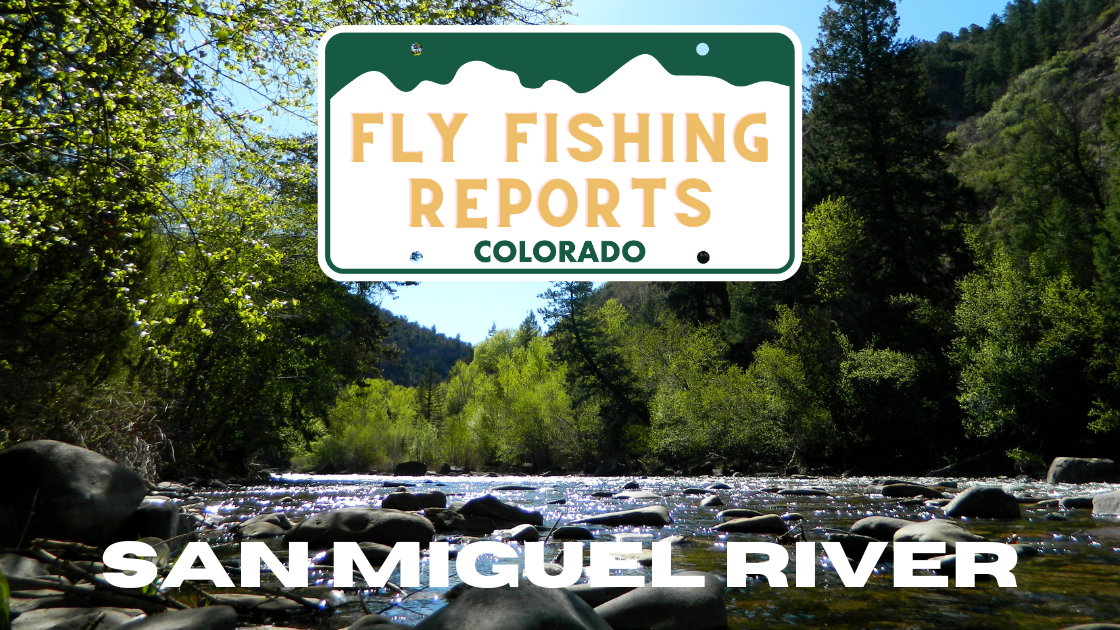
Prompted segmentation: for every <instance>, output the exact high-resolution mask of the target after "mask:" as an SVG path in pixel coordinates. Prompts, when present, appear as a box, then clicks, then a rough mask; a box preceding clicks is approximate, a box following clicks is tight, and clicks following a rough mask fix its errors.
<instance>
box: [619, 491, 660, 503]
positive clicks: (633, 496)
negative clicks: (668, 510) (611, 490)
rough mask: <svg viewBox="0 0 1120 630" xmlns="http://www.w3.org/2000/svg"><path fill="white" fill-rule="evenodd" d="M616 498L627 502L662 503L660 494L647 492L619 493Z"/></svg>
mask: <svg viewBox="0 0 1120 630" xmlns="http://www.w3.org/2000/svg"><path fill="white" fill-rule="evenodd" d="M614 498H616V499H623V500H625V501H660V500H661V498H662V497H661V495H660V494H657V493H654V492H648V491H646V490H632V491H629V492H619V493H618V494H616V495H614Z"/></svg>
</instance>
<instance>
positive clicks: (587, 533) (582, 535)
mask: <svg viewBox="0 0 1120 630" xmlns="http://www.w3.org/2000/svg"><path fill="white" fill-rule="evenodd" d="M552 540H595V534H594V533H592V532H591V530H590V529H587V528H586V527H576V526H574V525H565V526H564V527H557V528H556V530H555V531H553V532H552Z"/></svg>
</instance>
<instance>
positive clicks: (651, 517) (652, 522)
mask: <svg viewBox="0 0 1120 630" xmlns="http://www.w3.org/2000/svg"><path fill="white" fill-rule="evenodd" d="M572 522H573V523H591V524H593V525H610V526H617V525H648V526H650V527H664V526H665V525H668V524H669V523H672V522H673V519H671V518H669V510H668V509H667V508H665V507H664V506H661V505H651V506H649V507H644V508H637V509H633V510H623V511H621V512H610V513H608V514H599V515H596V516H589V517H587V518H581V519H579V520H576V521H572Z"/></svg>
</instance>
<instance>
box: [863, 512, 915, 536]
mask: <svg viewBox="0 0 1120 630" xmlns="http://www.w3.org/2000/svg"><path fill="white" fill-rule="evenodd" d="M911 524H913V521H908V520H906V519H901V518H892V517H890V516H868V517H867V518H861V519H859V520H858V521H856V522H855V524H854V525H852V533H853V534H857V535H859V536H868V537H871V538H874V539H875V540H885V541H887V542H890V541H892V540H894V533H895V532H897V531H898V530H900V529H902V528H903V527H906V526H907V525H911Z"/></svg>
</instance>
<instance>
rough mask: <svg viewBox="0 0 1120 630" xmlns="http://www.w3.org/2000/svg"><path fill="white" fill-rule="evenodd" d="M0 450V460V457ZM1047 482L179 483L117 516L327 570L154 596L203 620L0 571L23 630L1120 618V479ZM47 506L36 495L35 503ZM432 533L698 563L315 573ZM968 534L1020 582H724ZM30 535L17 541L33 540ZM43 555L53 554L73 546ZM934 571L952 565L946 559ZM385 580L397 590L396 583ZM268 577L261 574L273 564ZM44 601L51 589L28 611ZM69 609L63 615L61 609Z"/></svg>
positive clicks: (169, 533) (881, 578) (77, 579)
mask: <svg viewBox="0 0 1120 630" xmlns="http://www.w3.org/2000/svg"><path fill="white" fill-rule="evenodd" d="M3 462H4V457H3V453H0V468H3V466H4V463H3ZM1053 481H1055V482H1056V483H1047V482H1045V481H1041V480H1032V479H1026V478H1022V479H1002V478H1001V479H965V478H946V477H937V478H900V479H873V478H817V477H813V478H809V477H797V478H792V477H649V478H645V477H573V476H556V477H530V476H507V477H491V476H469V475H459V476H450V475H442V476H441V475H424V476H409V477H404V476H376V475H323V476H314V475H295V474H288V475H279V476H276V477H274V478H273V479H272V480H271V482H269V483H266V484H261V485H236V484H232V485H231V484H229V483H224V482H218V481H213V480H192V481H191V482H188V483H183V482H167V483H163V484H159V485H158V486H154V487H149V488H147V490H146V496H144V497H143V498H142V501H143V502H142V507H141V511H146V512H149V513H150V514H149V523H148V524H147V525H144V524H140V525H137V524H136V522H135V521H136V519H135V517H129V518H131V520H129V521H128V522H130V523H133V524H132V525H131V527H134V528H137V529H135V531H132V534H131V535H132V536H133V537H132V538H131V539H132V540H135V539H136V537H137V536H140V535H143V534H147V535H151V534H152V533H154V532H152V531H146V530H145V529H144V528H145V527H147V528H149V530H150V529H151V527H153V526H154V525H153V524H160V523H162V525H160V526H161V527H167V528H169V529H165V530H164V531H162V532H161V533H162V534H164V535H163V536H157V538H159V537H163V538H174V537H176V536H178V537H180V538H178V540H172V541H171V543H170V545H169V551H172V552H173V550H174V549H177V548H178V547H179V543H180V542H181V541H183V540H186V539H191V538H197V539H198V540H202V541H206V542H209V543H211V545H212V546H213V547H214V548H215V549H216V550H217V551H218V554H219V557H221V558H223V560H224V561H226V563H227V564H229V565H231V568H232V569H236V568H237V567H236V561H237V558H238V546H237V543H239V542H240V541H243V540H250V539H252V540H262V541H265V542H266V543H267V544H268V545H269V546H270V548H272V549H274V550H276V552H277V555H280V556H281V557H283V554H284V552H285V550H286V541H296V540H303V541H308V542H309V544H310V545H311V546H312V547H313V548H315V547H318V548H320V549H318V551H319V552H320V553H319V555H318V556H316V560H315V561H316V563H317V564H318V565H319V566H321V567H323V568H324V570H322V571H317V570H313V571H312V578H313V584H312V585H311V586H310V587H308V588H306V589H296V590H295V591H294V592H289V593H287V594H286V595H285V596H279V595H276V594H275V592H274V593H273V594H271V595H270V594H269V593H267V592H265V593H262V592H261V591H259V590H258V591H251V590H247V589H214V588H209V585H206V586H207V588H206V594H205V595H202V594H199V593H196V592H192V591H189V590H186V589H184V590H175V591H168V592H167V593H164V594H166V595H169V596H171V597H173V598H174V600H175V601H177V602H182V603H184V604H186V605H190V606H193V605H199V604H203V603H208V604H210V605H211V606H210V607H212V608H213V610H212V611H211V612H209V613H205V614H207V615H210V617H212V619H209V620H208V621H205V622H203V621H200V620H193V621H191V620H188V619H186V617H181V619H182V623H170V622H171V621H172V617H175V616H183V615H188V614H192V615H201V614H203V613H196V612H190V613H186V612H163V613H160V612H158V611H157V610H156V609H157V608H159V607H158V606H152V609H151V610H149V611H147V612H148V613H150V614H149V615H148V616H147V617H146V618H145V617H144V616H143V615H144V614H145V611H144V610H141V609H139V608H136V607H135V602H133V603H132V604H128V603H124V604H122V603H120V602H118V605H107V602H104V601H102V602H98V601H91V600H90V599H84V600H83V598H82V593H80V592H78V593H73V592H71V593H67V594H60V593H57V592H55V593H52V592H51V591H50V590H49V588H50V587H49V585H46V584H44V582H46V581H50V580H55V581H59V580H65V581H67V582H68V583H69V584H70V585H71V586H74V587H75V588H76V587H78V586H82V585H83V582H82V577H81V575H75V574H73V573H67V572H66V571H62V570H57V567H53V566H52V565H50V564H49V563H44V562H42V561H41V560H33V559H31V558H27V555H29V554H27V553H24V554H23V555H19V554H12V553H9V554H7V555H3V556H0V566H2V568H3V569H4V571H5V573H7V574H8V575H9V578H10V579H11V578H12V576H15V579H14V580H13V582H14V585H13V589H12V590H13V610H14V611H15V612H16V613H17V614H16V616H15V619H14V628H15V629H16V630H38V629H40V628H42V629H46V628H51V627H66V628H70V627H72V628H75V629H78V628H85V627H87V626H88V624H89V623H91V622H90V619H91V617H89V615H91V614H93V615H96V614H97V611H99V610H100V611H103V612H102V614H101V617H100V618H99V619H100V621H98V622H97V624H98V626H97V627H98V628H109V629H111V628H114V627H119V626H122V625H124V624H126V623H127V624H129V628H130V630H131V629H132V628H135V627H139V624H142V623H148V624H151V623H152V622H155V621H157V620H159V619H160V618H163V621H162V622H161V624H160V627H162V628H175V627H184V628H185V627H199V628H213V629H214V630H221V629H222V628H227V627H233V625H234V624H237V625H241V626H262V625H267V626H270V627H276V626H280V627H295V628H328V629H335V628H344V627H350V626H355V627H356V630H357V629H360V628H363V627H365V626H367V625H368V626H373V625H377V624H381V625H382V627H389V628H391V627H392V626H391V625H384V624H395V625H399V626H413V625H416V624H420V627H421V628H425V629H431V628H509V629H511V630H515V629H524V630H529V629H532V628H544V627H549V628H608V629H609V628H613V629H614V630H622V629H623V628H655V627H656V628H667V629H668V628H687V629H689V630H703V629H704V628H721V627H731V628H774V627H794V628H850V629H853V630H854V629H857V628H858V629H861V630H865V629H871V628H931V629H932V628H1023V629H1039V630H1057V629H1058V628H1065V627H1069V626H1073V625H1075V624H1084V623H1120V520H1118V519H1117V517H1116V516H1112V515H1108V514H1106V512H1108V513H1115V512H1120V509H1118V508H1117V506H1116V504H1117V503H1118V502H1120V484H1115V483H1112V484H1110V483H1101V482H1080V483H1061V480H1060V479H1054V480H1053ZM127 486H128V484H125V489H126V490H128V487H127ZM1094 499H1095V500H1094ZM0 501H2V500H0ZM1094 504H1096V506H1097V509H1096V512H1094ZM45 505H46V504H45V503H40V508H41V509H46V508H45V507H44V506H45ZM382 506H386V507H392V508H397V509H392V510H389V509H381V508H382ZM371 508H372V509H371ZM159 514H162V515H164V516H162V517H161V516H158V515H159ZM153 515H155V516H153ZM895 519H897V520H895ZM0 520H3V515H0ZM2 525H3V523H0V534H3V527H2ZM180 530H182V531H180ZM130 531H131V530H130ZM52 535H53V532H52ZM98 535H101V534H98ZM117 537H118V538H121V537H120V536H117ZM425 538H427V540H437V541H448V542H450V543H451V547H452V550H453V551H454V550H456V549H459V548H462V546H463V545H465V544H467V543H469V542H473V541H478V540H501V541H510V540H521V541H531V540H534V539H541V540H544V539H547V540H548V542H547V544H546V556H547V557H548V558H550V559H551V558H555V557H556V556H557V555H558V554H559V552H560V550H561V545H562V543H563V542H565V541H568V540H580V539H584V540H594V541H638V542H642V543H644V544H645V549H647V550H648V548H649V544H650V543H652V542H655V541H662V540H672V541H673V542H674V545H673V554H672V558H673V568H674V570H688V571H694V572H700V573H703V574H704V580H705V584H706V586H705V587H704V588H702V589H652V588H649V587H646V588H645V589H644V590H643V589H638V590H635V591H631V592H627V593H624V594H620V592H619V591H614V592H611V591H603V590H602V589H598V590H597V589H588V588H586V587H575V588H573V589H556V590H553V589H537V588H528V587H527V588H519V589H464V588H463V586H461V585H458V580H457V579H456V576H455V575H454V572H452V576H451V583H450V585H449V587H448V588H434V587H427V588H420V589H415V588H406V589H400V590H396V589H393V588H388V589H377V590H372V589H367V590H352V589H351V590H343V589H336V588H334V587H333V584H332V583H331V581H330V578H331V573H330V572H329V571H327V570H325V569H327V568H329V564H328V563H329V561H330V559H329V556H328V555H326V554H324V553H321V552H323V551H326V548H327V547H328V546H329V542H330V541H342V540H355V541H359V540H362V541H366V542H367V543H373V544H366V545H364V546H363V550H364V551H365V552H366V555H367V557H369V558H370V559H371V560H372V561H373V562H374V564H375V565H376V564H377V560H378V559H380V558H383V557H384V554H385V553H386V549H385V548H384V547H380V546H379V545H380V544H391V543H392V542H396V541H399V540H408V539H419V540H421V541H423V540H424V539H425ZM123 539H129V538H123ZM145 539H146V540H148V538H145ZM980 539H986V540H989V541H996V542H1007V543H1014V544H1016V545H1017V546H1016V550H1017V552H1018V553H1019V556H1020V557H1019V563H1018V565H1017V566H1016V568H1015V570H1014V573H1015V576H1016V578H1017V581H1018V587H1017V588H1000V587H998V586H997V585H996V584H995V583H994V582H990V581H988V582H985V581H980V582H978V583H977V585H976V587H974V588H957V587H955V585H954V584H953V583H952V582H950V587H948V588H921V589H919V588H895V587H893V585H892V568H893V567H892V564H891V562H890V555H889V553H887V554H885V555H884V557H883V558H882V559H881V560H880V563H879V564H878V565H877V567H876V569H875V572H874V573H873V575H872V577H871V578H870V580H869V581H868V583H867V585H866V586H865V587H863V588H846V587H844V586H842V584H841V582H840V580H839V578H838V577H837V575H836V573H835V571H834V570H833V569H832V567H831V565H830V563H829V560H828V559H827V558H826V557H825V556H823V555H820V545H817V550H818V556H817V558H816V561H815V563H816V566H817V580H816V586H815V587H814V588H796V587H794V586H793V584H794V579H793V570H794V563H793V561H792V560H791V562H790V564H789V566H788V567H787V569H786V572H787V574H788V576H789V583H790V587H789V588H772V587H770V586H769V585H768V584H767V583H766V582H765V581H764V580H762V579H758V580H750V581H749V582H748V585H747V586H746V587H745V588H725V586H724V584H723V582H722V578H723V576H724V575H725V572H726V545H727V543H728V542H731V541H768V542H783V543H787V544H789V545H790V549H791V551H792V544H793V543H794V542H795V541H803V540H808V541H825V540H835V541H838V542H841V544H842V545H843V547H844V551H845V552H846V553H847V554H848V555H849V557H851V558H853V559H854V560H858V559H859V557H861V555H862V552H863V549H864V547H866V546H867V544H868V543H869V542H871V541H873V540H885V541H888V542H891V541H895V542H898V541H908V540H935V541H944V542H947V543H948V544H949V547H950V550H951V549H952V546H953V545H954V544H955V543H956V542H958V541H961V540H980ZM86 542H88V543H89V544H99V542H98V541H86ZM100 542H102V543H103V542H105V541H100ZM513 544H514V547H515V548H517V549H521V548H522V547H521V545H520V544H519V543H513ZM7 545H8V546H11V543H10V542H9V543H7ZM23 547H24V549H26V548H27V547H28V545H27V544H26V541H25V542H24V545H23ZM40 551H43V550H40ZM46 551H47V552H50V553H52V554H54V556H58V555H64V554H65V553H66V552H65V551H64V550H63V551H60V550H57V549H50V548H48V549H46ZM52 557H53V556H52ZM627 560H628V561H629V562H630V565H629V568H628V569H626V570H624V571H623V573H624V574H633V575H644V576H647V577H648V576H649V574H650V567H649V554H648V553H647V552H643V553H642V554H637V555H635V556H633V557H631V558H628V559H627ZM492 561H495V559H494V558H492V557H486V556H484V557H483V559H482V560H481V561H480V563H479V566H480V570H482V572H484V573H485V572H486V564H487V563H488V562H492ZM84 562H85V564H82V562H81V561H79V562H75V563H74V564H76V565H79V566H82V567H85V569H86V570H88V571H89V572H90V573H91V574H93V575H94V576H95V577H96V574H97V572H98V571H99V570H100V569H103V567H98V566H97V563H96V562H93V561H89V560H86V561H84ZM503 562H516V563H519V564H522V562H523V561H522V560H521V559H518V560H516V561H503ZM561 562H562V560H561ZM853 565H854V562H853ZM943 566H944V568H945V570H946V571H947V572H948V573H949V574H951V573H952V569H951V566H952V562H951V560H948V561H944V562H943ZM427 567H428V563H427V562H426V561H425V562H423V563H422V565H421V571H422V572H421V584H427V583H428V578H427V574H426V571H427ZM452 567H454V564H452ZM59 574H62V575H61V576H60V575H59ZM931 575H932V573H931ZM29 576H30V577H29ZM21 580H22V581H21ZM29 580H30V581H29ZM391 581H392V582H394V583H399V579H398V576H396V575H395V576H394V577H393V578H391ZM583 581H586V579H584V580H583ZM264 584H265V586H266V587H268V586H269V581H268V579H267V577H266V579H265V580H264ZM271 584H272V587H278V586H279V585H278V584H277V583H276V582H272V583H271ZM33 587H37V588H33ZM274 590H275V591H276V592H281V591H278V590H277V589H274ZM515 591H516V592H515ZM51 597H54V598H55V600H54V601H53V602H51V603H49V604H47V605H40V603H41V601H42V600H45V599H50V598H51ZM93 599H96V598H93ZM224 606H229V607H230V608H229V609H226V608H224ZM141 608H142V607H141ZM66 610H69V611H70V617H67V616H66V615H67V613H66V612H59V611H66ZM90 611H94V612H92V613H91V612H90ZM222 611H226V612H222ZM375 613H376V614H377V615H378V616H375V615H374V614H375ZM81 615H85V616H81ZM188 621H190V623H187V622H188ZM83 624H85V625H83ZM184 624H186V625H184ZM1117 627H1120V626H1117Z"/></svg>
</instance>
